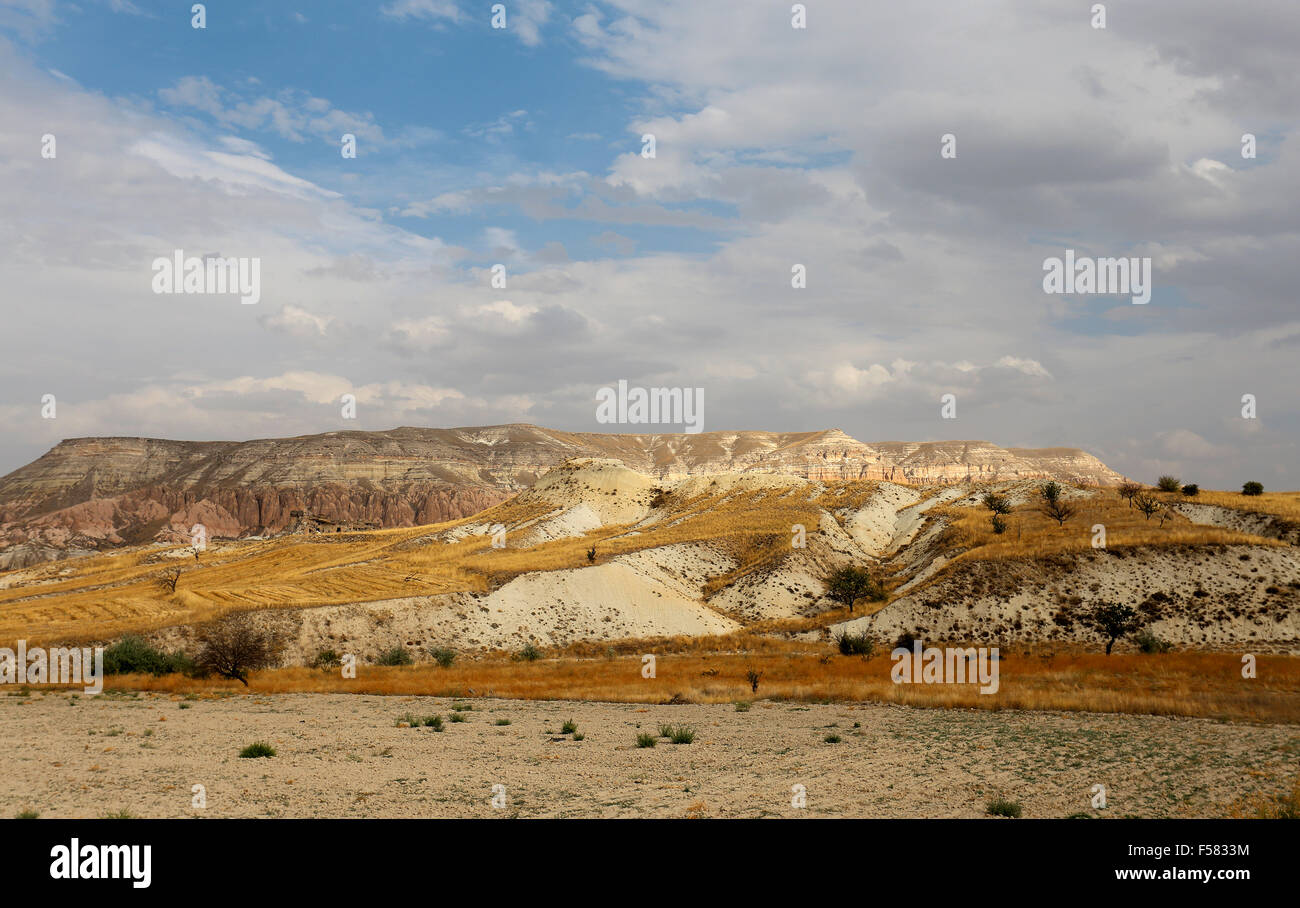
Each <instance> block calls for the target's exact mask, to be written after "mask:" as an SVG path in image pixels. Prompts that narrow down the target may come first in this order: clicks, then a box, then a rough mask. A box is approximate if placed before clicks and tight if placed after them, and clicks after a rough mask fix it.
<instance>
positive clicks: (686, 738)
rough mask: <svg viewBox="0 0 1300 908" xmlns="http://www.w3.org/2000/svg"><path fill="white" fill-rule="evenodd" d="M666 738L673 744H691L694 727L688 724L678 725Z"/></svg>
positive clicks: (693, 736) (693, 739)
mask: <svg viewBox="0 0 1300 908" xmlns="http://www.w3.org/2000/svg"><path fill="white" fill-rule="evenodd" d="M668 740H670V741H672V742H673V743H674V744H692V743H694V741H695V729H693V728H691V727H690V726H688V725H678V726H677V727H676V728H674V729H673V733H672V734H671V735H669V736H668Z"/></svg>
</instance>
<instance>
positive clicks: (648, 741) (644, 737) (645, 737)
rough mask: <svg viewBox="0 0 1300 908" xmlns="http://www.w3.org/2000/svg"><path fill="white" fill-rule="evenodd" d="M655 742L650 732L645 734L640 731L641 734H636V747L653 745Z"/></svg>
mask: <svg viewBox="0 0 1300 908" xmlns="http://www.w3.org/2000/svg"><path fill="white" fill-rule="evenodd" d="M657 743H659V742H658V741H657V740H656V739H655V736H654V735H652V734H647V733H646V732H642V733H641V734H639V735H637V736H636V746H637V747H654V746H655V744H657Z"/></svg>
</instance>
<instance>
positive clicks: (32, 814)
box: [14, 810, 41, 820]
mask: <svg viewBox="0 0 1300 908" xmlns="http://www.w3.org/2000/svg"><path fill="white" fill-rule="evenodd" d="M40 815H41V812H40V811H39V810H20V811H18V812H17V813H16V814H14V819H15V820H35V819H39V818H40Z"/></svg>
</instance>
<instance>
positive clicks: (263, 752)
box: [239, 741, 275, 760]
mask: <svg viewBox="0 0 1300 908" xmlns="http://www.w3.org/2000/svg"><path fill="white" fill-rule="evenodd" d="M239 755H240V756H241V757H242V758H244V759H245V760H255V759H257V758H258V757H274V756H275V748H274V747H272V746H271V745H270V744H267V743H266V742H264V741H255V742H253V743H252V744H250V745H248V746H247V747H245V748H244V749H243V750H241V751H240V752H239Z"/></svg>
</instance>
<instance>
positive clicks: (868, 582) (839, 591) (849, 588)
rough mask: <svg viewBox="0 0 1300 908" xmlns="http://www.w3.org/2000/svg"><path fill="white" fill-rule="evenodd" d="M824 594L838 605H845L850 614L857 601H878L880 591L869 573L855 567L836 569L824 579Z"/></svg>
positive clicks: (864, 569)
mask: <svg viewBox="0 0 1300 908" xmlns="http://www.w3.org/2000/svg"><path fill="white" fill-rule="evenodd" d="M826 593H827V594H828V595H829V596H830V597H831V598H832V599H834V600H835V601H836V602H838V603H839V604H840V605H847V606H848V607H849V612H850V614H851V613H852V612H853V604H854V603H855V602H857V601H858V600H859V599H879V598H880V594H881V590H880V587H878V586H877V585H876V582H875V581H874V580H872V579H871V572H870V571H868V570H867V569H866V568H860V567H857V566H855V565H852V564H850V565H848V566H847V567H842V568H836V569H835V570H834V571H832V572H831V575H830V576H829V577H827V578H826Z"/></svg>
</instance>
